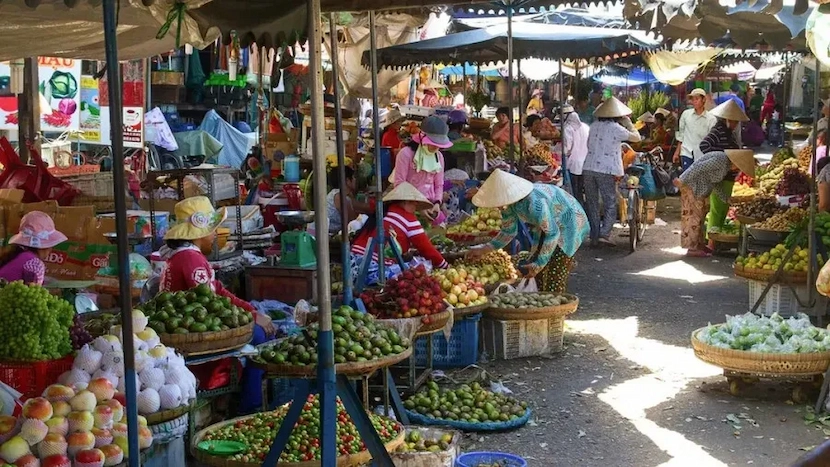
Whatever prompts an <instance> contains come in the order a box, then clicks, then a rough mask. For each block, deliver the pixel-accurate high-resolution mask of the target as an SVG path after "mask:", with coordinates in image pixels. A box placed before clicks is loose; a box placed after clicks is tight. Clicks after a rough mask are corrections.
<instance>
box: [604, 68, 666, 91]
mask: <svg viewBox="0 0 830 467" xmlns="http://www.w3.org/2000/svg"><path fill="white" fill-rule="evenodd" d="M594 80H595V81H599V82H600V83H602V84H604V85H606V86H616V87H626V86H627V87H635V86H642V85H643V84H650V83H658V82H659V80H658V79H657V77H656V76H654V73H652V72H651V71H650V70H644V69H642V68H635V69H633V70H630V71H628V73H626V74H624V75H618V74H605V73H600V74H599V75H597V76H594Z"/></svg>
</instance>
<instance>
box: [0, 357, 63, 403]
mask: <svg viewBox="0 0 830 467" xmlns="http://www.w3.org/2000/svg"><path fill="white" fill-rule="evenodd" d="M73 361H75V357H74V356H73V355H68V356H66V357H63V358H61V359H58V360H46V361H41V362H0V381H3V382H4V383H6V384H8V385H9V386H11V387H12V388H14V389H17V390H18V391H19V392H21V393H22V394H23V397H22V399H23V400H26V399H30V398H32V397H40V395H41V394H43V390H44V389H46V387H47V386H49V385H51V384H55V383H56V382H57V381H58V376H60V375H61V374H62V373H63V372H65V371H69V370H71V369H72V362H73Z"/></svg>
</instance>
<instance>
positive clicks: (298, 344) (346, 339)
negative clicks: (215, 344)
mask: <svg viewBox="0 0 830 467" xmlns="http://www.w3.org/2000/svg"><path fill="white" fill-rule="evenodd" d="M331 321H332V331H333V332H334V362H335V371H336V372H337V374H344V375H348V376H361V375H368V374H371V373H373V372H375V370H378V369H380V368H386V367H388V366H391V365H394V364H396V363H398V362H401V361H403V360H405V359H407V358H409V356H410V355H411V354H412V346H411V345H410V341H409V339H408V338H406V337H403V336H401V335H400V334H399V333H398V332H397V331H396V330H395V329H393V328H391V327H387V326H385V325H383V324H381V323H379V322H377V321H376V320H375V318H374V317H373V316H372V315H370V314H367V313H362V312H360V311H357V310H354V309H352V308H350V307H347V306H341V307H340V308H339V309H337V310H336V311H335V312H334V313H333V314H332V318H331ZM318 332H319V325H318V323H312V324H310V325H308V327H306V328H305V329H304V330H303V331H301V332H300V333H298V334H294V335H292V336H289V337H287V338H285V339H281V340H279V341H277V342H276V343H273V342H269V343H266V344H262V345H260V346H259V347H258V350H259V355H257V356H255V357H253V358H252V359H251V364H252V365H254V366H256V367H257V368H260V369H262V370H264V371H265V372H266V373H268V374H269V375H278V376H284V377H290V376H293V377H314V376H315V375H316V374H317V335H318Z"/></svg>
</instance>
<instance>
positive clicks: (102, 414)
mask: <svg viewBox="0 0 830 467" xmlns="http://www.w3.org/2000/svg"><path fill="white" fill-rule="evenodd" d="M125 405H126V396H125V395H124V394H123V393H119V392H116V391H115V387H114V386H113V385H112V383H111V382H110V381H109V380H108V379H107V378H103V377H101V378H94V379H92V380H88V383H83V384H78V385H77V386H67V385H62V384H53V385H52V386H49V387H47V388H46V390H45V391H44V392H43V395H42V396H41V397H35V398H32V399H29V400H27V401H26V403H25V404H24V405H23V410H22V413H21V416H20V418H17V419H16V418H14V417H11V416H5V415H4V416H0V441H1V442H2V443H3V444H2V445H0V459H2V460H3V461H5V462H6V463H8V464H12V465H14V466H18V467H24V466H25V467H29V466H50V467H57V466H61V467H69V466H70V465H72V466H75V467H103V466H115V465H119V464H121V463H122V462H123V461H124V459H126V458H128V457H129V454H130V453H129V449H128V446H127V425H126V423H127V415H126V411H125V410H124V407H125ZM138 421H139V429H138V445H139V448H140V449H147V448H149V447H150V446H152V444H153V433H152V432H151V431H150V429H149V428H147V420H146V419H145V418H144V417H141V416H139V420H138Z"/></svg>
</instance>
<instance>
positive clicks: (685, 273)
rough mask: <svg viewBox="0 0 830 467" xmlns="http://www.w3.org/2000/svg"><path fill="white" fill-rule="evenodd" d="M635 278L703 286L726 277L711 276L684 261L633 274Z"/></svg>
mask: <svg viewBox="0 0 830 467" xmlns="http://www.w3.org/2000/svg"><path fill="white" fill-rule="evenodd" d="M634 274H635V275H637V276H649V277H661V278H665V279H675V280H681V281H686V282H688V283H690V284H703V283H706V282H714V281H719V280H723V279H726V276H712V275H709V274H705V273H703V272H701V271H698V270H697V268H695V267H694V266H692V265H691V264H688V263H686V262H684V261H674V262H671V263H666V264H662V265H660V266H657V267H655V268H651V269H647V270H645V271H640V272H635V273H634Z"/></svg>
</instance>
